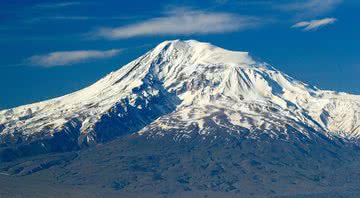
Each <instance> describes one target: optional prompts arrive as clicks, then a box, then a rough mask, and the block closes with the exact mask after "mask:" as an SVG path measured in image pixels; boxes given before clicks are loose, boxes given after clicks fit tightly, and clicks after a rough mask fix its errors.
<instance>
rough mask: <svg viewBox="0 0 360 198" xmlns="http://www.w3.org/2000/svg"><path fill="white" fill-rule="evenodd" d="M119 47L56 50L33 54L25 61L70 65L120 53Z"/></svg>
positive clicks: (46, 65) (32, 63) (45, 65)
mask: <svg viewBox="0 0 360 198" xmlns="http://www.w3.org/2000/svg"><path fill="white" fill-rule="evenodd" d="M120 51H121V50H119V49H111V50H105V51H98V50H79V51H58V52H51V53H48V54H43V55H35V56H31V57H30V58H28V60H27V62H28V63H30V64H31V65H36V66H42V67H53V66H63V65H72V64H76V63H80V62H84V61H86V60H91V59H101V58H109V57H113V56H116V55H117V54H119V53H120Z"/></svg>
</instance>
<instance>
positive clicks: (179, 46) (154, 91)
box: [0, 40, 360, 152]
mask: <svg viewBox="0 0 360 198" xmlns="http://www.w3.org/2000/svg"><path fill="white" fill-rule="evenodd" d="M131 133H136V134H137V135H141V136H148V137H161V136H167V135H171V137H173V139H174V140H176V141H180V140H182V139H184V138H191V136H192V135H194V134H196V135H200V136H202V137H203V138H208V137H211V138H217V137H218V136H219V135H220V136H221V134H227V135H231V136H234V137H239V138H240V137H244V138H254V139H256V138H259V137H261V136H264V135H265V136H268V137H270V138H281V139H285V140H286V139H289V138H298V139H308V140H311V139H313V138H316V137H326V138H328V139H334V138H335V139H337V138H343V139H346V140H351V139H352V140H356V139H358V138H360V96H357V95H351V94H346V93H338V92H333V91H325V90H319V89H317V88H315V87H312V86H309V85H307V84H304V83H302V82H300V81H297V80H295V79H293V78H291V77H289V76H287V75H286V74H284V73H282V72H280V71H278V70H276V69H275V68H273V67H272V66H270V65H269V64H267V63H264V62H261V61H258V60H256V59H254V58H253V57H251V56H250V55H249V53H247V52H236V51H229V50H225V49H222V48H219V47H216V46H213V45H211V44H209V43H202V42H198V41H194V40H189V41H180V40H174V41H165V42H163V43H161V44H159V45H158V46H157V47H155V48H154V49H153V50H151V51H149V52H147V53H146V54H145V55H143V56H141V57H139V58H138V59H136V60H134V61H132V62H130V63H129V64H127V65H125V66H123V67H121V68H120V69H119V70H117V71H115V72H112V73H110V74H109V75H107V76H105V77H104V78H102V79H101V80H99V81H98V82H96V83H95V84H93V85H91V86H89V87H87V88H85V89H82V90H80V91H77V92H74V93H71V94H68V95H65V96H62V97H59V98H55V99H52V100H47V101H43V102H39V103H34V104H30V105H24V106H20V107H16V108H12V109H8V110H2V111H0V142H1V144H2V145H3V146H4V147H8V146H12V147H18V148H23V150H25V148H28V146H33V147H35V148H36V149H38V150H39V152H49V151H63V150H72V149H76V148H79V147H81V146H84V145H89V144H94V143H99V142H103V141H107V140H110V139H113V138H114V137H116V136H121V135H125V134H131Z"/></svg>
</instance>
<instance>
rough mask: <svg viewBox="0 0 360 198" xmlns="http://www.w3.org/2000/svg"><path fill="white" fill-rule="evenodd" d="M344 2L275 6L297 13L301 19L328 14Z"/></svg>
mask: <svg viewBox="0 0 360 198" xmlns="http://www.w3.org/2000/svg"><path fill="white" fill-rule="evenodd" d="M342 2H343V0H302V1H296V2H291V3H282V4H275V6H274V7H275V8H278V9H280V10H284V11H290V12H295V14H296V15H298V16H299V17H313V16H320V15H322V14H326V13H328V12H330V11H332V10H333V9H335V8H336V7H337V6H338V5H339V4H341V3H342Z"/></svg>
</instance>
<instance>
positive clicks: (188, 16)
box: [0, 0, 360, 109]
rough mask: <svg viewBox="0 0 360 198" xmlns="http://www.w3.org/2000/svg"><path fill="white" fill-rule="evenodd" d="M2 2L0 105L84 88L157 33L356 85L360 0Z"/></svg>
mask: <svg viewBox="0 0 360 198" xmlns="http://www.w3.org/2000/svg"><path fill="white" fill-rule="evenodd" d="M154 2H155V1H145V0H132V1H116V0H108V1H106V0H105V1H89V0H88V1H76V0H75V1H30V0H22V1H17V2H16V1H10V0H8V1H7V0H2V1H1V2H0V7H1V12H0V53H1V59H0V90H1V92H0V93H1V94H0V109H4V108H10V107H14V106H18V105H22V104H27V103H31V102H36V101H41V100H44V99H49V98H53V97H56V96H61V95H63V94H66V93H70V92H73V91H76V90H78V89H81V88H83V87H86V86H88V85H90V84H91V83H93V82H95V81H96V80H98V79H99V78H101V77H102V76H104V75H106V74H107V73H109V72H111V71H113V70H116V69H118V68H119V67H121V66H122V65H124V64H126V63H127V62H129V61H131V60H132V59H134V58H136V57H138V56H140V55H142V54H143V53H144V52H146V51H148V50H149V49H151V48H153V47H154V46H156V45H157V44H158V43H159V42H161V41H163V40H170V39H196V40H199V41H205V42H210V43H212V44H214V45H218V46H220V47H223V48H226V49H232V50H239V51H249V52H250V53H251V54H253V55H254V56H256V57H259V58H261V59H262V60H264V61H266V62H268V63H270V64H272V65H273V66H275V67H276V68H277V69H279V70H281V71H283V72H285V73H287V74H289V75H290V76H292V77H294V78H296V79H298V80H301V81H304V82H306V83H309V84H312V85H315V86H317V87H319V88H322V89H331V90H336V91H345V92H350V93H355V94H360V86H359V85H360V77H359V74H360V56H359V52H360V50H359V46H360V39H359V35H360V25H359V22H358V21H360V15H359V14H358V10H359V8H360V1H357V0H347V1H345V0H300V1H290V0H278V1H264V0H236V1H232V0H202V1H192V0H191V1H190V0H183V1H180V0H166V1H165V0H164V1H162V0H157V1H156V3H154Z"/></svg>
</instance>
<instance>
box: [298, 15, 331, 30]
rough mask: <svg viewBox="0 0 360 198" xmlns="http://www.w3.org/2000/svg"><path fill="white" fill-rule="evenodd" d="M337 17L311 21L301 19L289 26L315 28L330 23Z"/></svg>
mask: <svg viewBox="0 0 360 198" xmlns="http://www.w3.org/2000/svg"><path fill="white" fill-rule="evenodd" d="M336 20H337V19H335V18H324V19H319V20H311V21H301V22H299V23H296V24H295V25H293V26H291V28H303V30H305V31H309V30H316V29H318V28H319V27H322V26H326V25H330V24H332V23H335V21H336Z"/></svg>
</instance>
